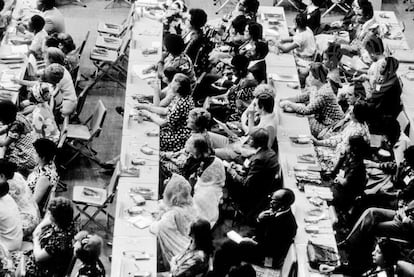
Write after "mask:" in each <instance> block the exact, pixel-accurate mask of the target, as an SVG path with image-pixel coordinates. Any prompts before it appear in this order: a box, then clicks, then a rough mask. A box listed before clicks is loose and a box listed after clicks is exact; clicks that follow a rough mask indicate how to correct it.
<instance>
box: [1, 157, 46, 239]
mask: <svg viewBox="0 0 414 277" xmlns="http://www.w3.org/2000/svg"><path fill="white" fill-rule="evenodd" d="M0 180H3V181H4V182H7V183H8V184H9V194H10V196H11V197H12V198H13V199H14V201H15V202H16V204H17V207H18V208H19V212H20V217H21V221H22V228H23V237H27V236H30V235H31V234H32V232H33V230H34V229H35V227H36V226H37V224H38V223H39V220H40V214H39V208H38V207H37V203H36V201H35V200H34V198H33V193H32V192H31V190H30V189H29V187H28V185H27V183H26V180H25V179H24V178H23V176H22V175H21V174H20V173H18V172H16V165H15V164H14V163H11V162H8V161H6V160H4V159H0ZM3 181H0V182H3Z"/></svg>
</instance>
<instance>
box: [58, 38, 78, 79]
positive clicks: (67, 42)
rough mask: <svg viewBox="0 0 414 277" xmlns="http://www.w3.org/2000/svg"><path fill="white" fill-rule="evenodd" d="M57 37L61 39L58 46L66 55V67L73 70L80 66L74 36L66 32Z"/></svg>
mask: <svg viewBox="0 0 414 277" xmlns="http://www.w3.org/2000/svg"><path fill="white" fill-rule="evenodd" d="M57 38H58V40H59V46H58V48H59V49H60V50H62V52H63V54H65V56H66V60H65V64H66V68H67V69H68V71H69V72H72V70H73V69H75V68H76V67H77V66H79V53H77V52H76V45H75V43H74V42H73V38H72V36H71V35H69V34H65V33H60V34H58V35H57Z"/></svg>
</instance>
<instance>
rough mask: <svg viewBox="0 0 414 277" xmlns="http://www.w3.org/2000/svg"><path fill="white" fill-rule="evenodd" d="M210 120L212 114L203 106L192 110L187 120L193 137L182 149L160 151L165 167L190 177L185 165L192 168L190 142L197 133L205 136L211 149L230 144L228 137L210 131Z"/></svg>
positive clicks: (169, 170)
mask: <svg viewBox="0 0 414 277" xmlns="http://www.w3.org/2000/svg"><path fill="white" fill-rule="evenodd" d="M210 121H211V115H210V113H209V112H208V111H207V110H205V109H203V108H194V109H192V110H191V111H190V113H189V115H188V120H187V127H188V128H190V129H191V137H190V138H189V139H188V140H187V142H186V145H185V147H184V148H183V149H181V150H180V151H177V152H173V151H167V152H161V153H160V155H161V164H162V167H163V169H165V170H167V171H168V172H174V173H177V174H180V175H182V176H184V177H185V178H186V179H188V178H189V177H190V174H189V173H188V172H185V171H184V166H186V167H187V168H189V167H190V168H192V166H190V164H192V162H191V161H188V158H189V142H190V141H191V140H192V138H193V137H194V136H195V135H201V136H203V137H204V138H205V139H206V141H207V144H208V146H209V148H210V149H211V150H214V149H216V148H219V147H224V146H226V145H228V139H227V138H226V137H224V136H222V135H219V134H216V133H212V132H209V129H210Z"/></svg>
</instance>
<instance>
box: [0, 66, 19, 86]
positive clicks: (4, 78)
mask: <svg viewBox="0 0 414 277" xmlns="http://www.w3.org/2000/svg"><path fill="white" fill-rule="evenodd" d="M14 78H16V76H15V74H14V72H12V71H3V73H2V74H1V78H0V84H1V88H4V89H7V90H15V91H18V90H19V88H20V85H18V84H16V83H15V82H13V81H12V79H14Z"/></svg>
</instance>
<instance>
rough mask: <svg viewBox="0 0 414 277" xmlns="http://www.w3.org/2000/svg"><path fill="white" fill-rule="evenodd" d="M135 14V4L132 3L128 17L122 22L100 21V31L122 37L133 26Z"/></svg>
mask: <svg viewBox="0 0 414 277" xmlns="http://www.w3.org/2000/svg"><path fill="white" fill-rule="evenodd" d="M134 15H135V5H132V6H131V8H130V10H129V12H128V15H127V17H126V18H125V20H124V21H123V22H122V23H121V24H113V23H106V22H99V23H98V33H104V34H107V35H110V36H114V37H120V36H122V35H123V34H124V32H125V31H126V30H127V29H129V28H130V27H132V24H133V22H134V20H133V19H134Z"/></svg>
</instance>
